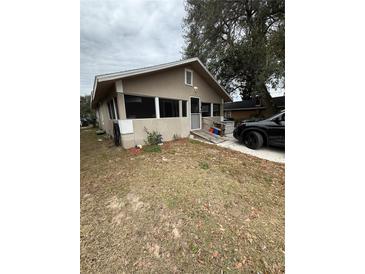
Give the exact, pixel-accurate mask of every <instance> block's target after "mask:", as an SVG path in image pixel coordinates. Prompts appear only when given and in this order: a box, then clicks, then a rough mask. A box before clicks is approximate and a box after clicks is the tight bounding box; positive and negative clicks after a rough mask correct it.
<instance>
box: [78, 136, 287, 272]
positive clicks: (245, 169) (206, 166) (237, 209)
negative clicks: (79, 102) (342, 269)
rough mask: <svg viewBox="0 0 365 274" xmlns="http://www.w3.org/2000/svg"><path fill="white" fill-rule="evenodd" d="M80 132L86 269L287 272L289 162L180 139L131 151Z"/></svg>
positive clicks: (82, 246) (83, 267)
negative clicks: (153, 149) (158, 147)
mask: <svg viewBox="0 0 365 274" xmlns="http://www.w3.org/2000/svg"><path fill="white" fill-rule="evenodd" d="M98 138H100V137H98V136H96V134H95V132H93V131H90V130H88V131H84V130H81V156H80V157H81V159H80V160H81V170H80V174H81V175H80V177H81V178H80V179H81V196H80V199H81V205H80V208H81V220H80V222H81V231H80V249H81V272H82V273H90V272H92V273H123V272H125V273H134V272H139V273H145V272H148V273H151V272H152V273H166V272H168V273H186V272H187V273H191V272H196V273H207V272H209V273H211V272H218V273H219V272H220V271H224V272H235V271H236V272H248V273H250V272H255V273H257V272H261V273H281V272H284V165H282V164H277V163H273V162H269V161H266V160H260V159H258V158H255V157H251V156H249V155H245V154H242V153H239V152H235V151H231V150H228V149H224V148H221V147H217V146H211V145H207V144H203V143H200V142H195V141H189V140H179V141H176V142H169V143H168V144H167V145H164V146H162V148H161V152H146V151H142V152H141V153H139V154H137V155H134V154H131V153H129V152H128V151H125V150H123V149H121V148H116V147H114V146H113V145H112V143H111V141H108V140H103V141H102V142H98V141H97V139H98Z"/></svg>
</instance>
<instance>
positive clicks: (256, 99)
mask: <svg viewBox="0 0 365 274" xmlns="http://www.w3.org/2000/svg"><path fill="white" fill-rule="evenodd" d="M255 105H256V106H261V98H260V96H258V95H256V97H255Z"/></svg>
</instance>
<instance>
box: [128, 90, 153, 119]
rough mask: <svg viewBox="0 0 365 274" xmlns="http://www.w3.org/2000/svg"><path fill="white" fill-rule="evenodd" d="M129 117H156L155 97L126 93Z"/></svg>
mask: <svg viewBox="0 0 365 274" xmlns="http://www.w3.org/2000/svg"><path fill="white" fill-rule="evenodd" d="M124 99H125V111H126V115H127V119H138V118H156V109H155V98H154V97H143V96H134V95H124Z"/></svg>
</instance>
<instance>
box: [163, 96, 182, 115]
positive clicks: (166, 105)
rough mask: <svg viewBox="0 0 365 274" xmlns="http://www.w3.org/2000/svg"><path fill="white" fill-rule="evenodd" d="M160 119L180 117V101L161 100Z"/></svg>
mask: <svg viewBox="0 0 365 274" xmlns="http://www.w3.org/2000/svg"><path fill="white" fill-rule="evenodd" d="M159 101H160V117H161V118H164V117H179V101H178V100H173V99H163V98H160V99H159Z"/></svg>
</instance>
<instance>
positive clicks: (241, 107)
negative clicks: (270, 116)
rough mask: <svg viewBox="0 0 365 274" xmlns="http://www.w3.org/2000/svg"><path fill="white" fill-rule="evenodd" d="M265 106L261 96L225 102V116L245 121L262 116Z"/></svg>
mask: <svg viewBox="0 0 365 274" xmlns="http://www.w3.org/2000/svg"><path fill="white" fill-rule="evenodd" d="M264 109H265V107H264V106H263V104H262V102H261V100H260V98H259V97H255V98H251V99H248V100H242V101H238V102H230V103H225V104H224V117H225V118H226V119H231V120H234V121H243V120H246V119H249V118H252V117H258V116H260V114H261V112H262V110H264Z"/></svg>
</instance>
